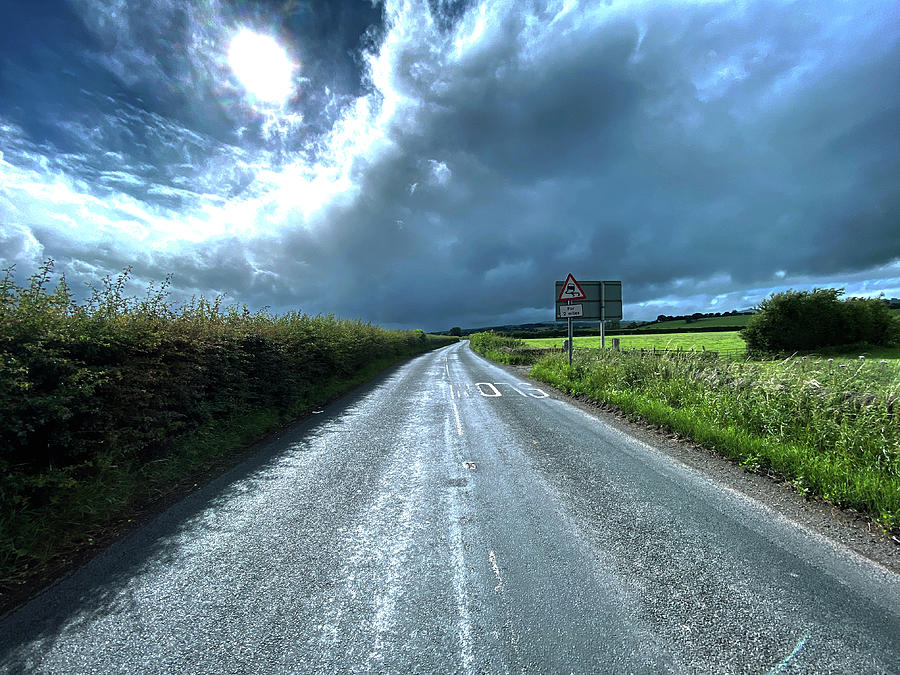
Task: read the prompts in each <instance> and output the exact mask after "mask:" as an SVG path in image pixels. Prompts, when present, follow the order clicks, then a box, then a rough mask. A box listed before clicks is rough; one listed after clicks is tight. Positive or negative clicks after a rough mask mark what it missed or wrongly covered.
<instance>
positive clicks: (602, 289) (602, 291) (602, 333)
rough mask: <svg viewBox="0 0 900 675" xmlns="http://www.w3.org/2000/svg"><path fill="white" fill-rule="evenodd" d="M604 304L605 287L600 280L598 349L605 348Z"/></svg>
mask: <svg viewBox="0 0 900 675" xmlns="http://www.w3.org/2000/svg"><path fill="white" fill-rule="evenodd" d="M605 305H606V288H605V287H604V284H603V282H602V281H601V282H600V349H606V331H605V330H604V329H605V328H606V326H605V323H606V312H605V311H603V310H604V306H605Z"/></svg>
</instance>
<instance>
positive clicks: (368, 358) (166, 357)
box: [0, 261, 456, 567]
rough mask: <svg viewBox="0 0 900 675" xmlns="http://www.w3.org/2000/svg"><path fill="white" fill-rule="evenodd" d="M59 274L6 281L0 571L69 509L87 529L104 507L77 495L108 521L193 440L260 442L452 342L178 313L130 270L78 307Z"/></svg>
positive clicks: (314, 321) (215, 311) (313, 320)
mask: <svg viewBox="0 0 900 675" xmlns="http://www.w3.org/2000/svg"><path fill="white" fill-rule="evenodd" d="M52 271H53V263H52V261H48V262H47V263H45V264H44V265H43V266H42V268H41V269H40V270H39V271H38V273H36V274H35V275H34V276H33V277H31V278H30V279H29V280H28V283H27V284H25V285H24V286H22V287H20V286H18V285H17V284H16V283H15V282H14V281H13V278H12V271H11V270H7V271H6V274H5V276H4V278H3V279H2V281H0V411H2V412H0V531H2V536H0V567H2V564H8V563H9V562H10V561H11V560H13V561H14V559H16V558H18V557H22V556H25V555H30V554H29V553H28V551H29V550H30V549H29V545H28V544H27V543H25V540H26V539H28V537H27V536H26V535H25V534H24V533H25V531H26V530H29V528H32V529H34V528H33V527H32V526H33V525H34V523H35V522H36V520H40V519H43V520H44V521H46V523H45V524H49V523H50V521H52V520H53V519H54V518H58V517H59V513H60V512H61V510H65V509H68V511H69V513H68V514H67V516H66V517H67V518H68V519H69V520H70V521H72V522H81V523H86V522H88V521H91V518H89V517H86V519H82V520H79V518H80V517H81V516H82V515H85V514H87V515H90V512H92V511H97V509H98V507H97V504H96V500H94V501H91V499H89V498H86V501H84V502H83V503H77V504H76V503H75V502H77V501H78V499H76V498H75V497H73V496H72V495H74V494H76V493H78V489H79V487H81V486H85V485H92V486H95V487H94V488H92V490H95V488H96V486H97V485H98V484H100V483H102V484H103V486H102V487H100V488H96V490H95V492H96V491H97V490H99V492H97V494H96V498H97V499H99V500H100V501H103V500H106V502H107V503H106V504H105V505H104V506H103V507H102V508H100V511H101V512H102V513H101V514H100V516H101V517H102V516H103V515H109V513H108V512H113V511H115V508H117V507H118V506H121V505H122V504H125V503H128V502H129V500H132V499H133V497H134V491H135V490H139V489H140V483H141V480H142V476H144V475H145V473H146V471H145V468H144V467H147V466H151V465H154V464H155V463H157V462H171V461H172V458H173V457H174V456H177V455H179V453H182V454H183V453H184V452H185V451H186V450H185V449H186V448H189V447H192V444H195V441H196V438H197V434H198V432H202V431H203V430H211V429H212V430H215V429H220V428H225V427H226V426H228V425H229V424H230V423H232V422H233V421H234V420H237V419H246V418H253V419H259V420H265V423H264V424H262V425H261V426H260V428H259V429H257V433H260V431H265V427H266V426H268V427H271V426H272V425H273V424H277V423H278V422H279V421H281V420H285V419H288V418H290V417H292V416H294V415H296V414H297V413H299V412H301V411H302V410H303V409H304V408H305V407H309V406H311V405H313V404H316V403H321V402H322V400H321V399H322V396H323V393H325V392H328V391H330V389H329V384H328V383H332V382H350V381H351V380H352V379H353V378H354V377H355V376H356V375H357V374H358V373H360V372H362V371H363V369H365V368H366V367H368V366H370V365H371V364H375V363H382V364H385V363H386V362H390V361H395V360H397V359H399V358H402V357H404V356H409V355H413V354H416V353H420V352H422V351H425V350H427V349H430V348H433V347H436V346H441V345H443V344H447V343H449V342H453V341H456V338H435V337H433V336H427V335H426V334H425V333H424V332H423V331H421V330H415V331H388V330H384V329H382V328H379V327H377V326H373V325H370V324H367V323H363V322H360V321H348V320H343V319H338V318H335V317H334V316H330V315H329V316H307V315H305V314H301V313H299V312H292V313H289V314H286V315H283V316H273V315H271V314H268V313H266V312H251V311H250V310H248V309H247V307H245V306H244V307H230V308H228V309H223V308H222V306H221V299H217V300H215V301H209V300H206V299H203V298H199V299H194V300H193V301H191V302H189V303H187V304H185V305H182V306H175V305H173V304H172V303H170V302H169V301H168V300H167V286H168V280H166V281H165V282H163V283H162V284H161V285H160V287H159V288H155V287H153V286H151V287H150V289H149V290H148V293H147V297H146V298H144V299H137V298H130V297H127V296H126V295H125V294H124V288H125V286H126V282H127V279H128V274H129V270H126V271H125V272H124V273H123V274H122V275H120V276H119V277H118V278H117V279H110V278H106V279H104V280H103V282H102V284H101V286H100V288H98V289H95V290H94V292H93V294H92V296H91V297H90V298H89V300H88V301H86V302H84V303H80V304H79V303H78V302H76V301H75V300H74V299H73V294H72V292H71V290H70V289H69V287H68V285H67V284H66V280H65V278H64V277H63V278H60V279H59V281H58V283H57V284H56V285H55V287H54V286H52V285H51V283H50V280H51V276H52ZM332 393H333V392H332ZM203 433H205V432H203ZM238 436H240V437H241V439H243V436H242V435H241V434H240V433H238V434H237V435H236V436H235V438H236V439H237V438H238ZM244 440H246V439H244ZM228 449H229V448H228V447H226V448H224V451H225V452H227V451H228ZM193 468H194V469H196V467H193ZM176 478H177V476H172V479H173V480H174V479H176ZM106 487H108V488H109V490H110V492H109V493H108V494H107V493H103V489H105V488H106ZM83 492H84V491H82V493H83ZM79 499H80V498H79ZM57 507H58V508H57ZM54 509H56V510H54ZM73 510H74V511H77V512H79V513H76V514H74V515H73V514H72V513H71V512H72V511H73ZM53 514H56V515H55V516H54V515H53ZM94 520H96V518H95V519H94ZM34 532H38V533H39V532H43V533H44V534H43V536H44V537H45V538H46V536H47V533H46V530H41V528H40V527H37V529H34ZM40 536H41V535H39V534H34V536H32V537H31V538H32V540H33V539H35V537H37V538H39V537H40ZM54 536H56V535H54Z"/></svg>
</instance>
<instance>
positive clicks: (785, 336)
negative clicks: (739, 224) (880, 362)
mask: <svg viewBox="0 0 900 675" xmlns="http://www.w3.org/2000/svg"><path fill="white" fill-rule="evenodd" d="M841 295H843V290H842V289H836V288H817V289H813V290H812V291H794V290H788V291H785V292H783V293H777V294H773V295H771V296H770V297H769V298H766V299H765V300H763V301H762V303H761V304H760V311H759V313H758V314H756V315H755V316H753V317H752V318H751V319H750V322H749V323H748V324H747V326H746V328H744V329H743V330H742V331H741V335H742V336H743V338H744V340H746V342H747V346H748V347H749V348H750V349H752V350H755V351H763V352H780V351H796V350H812V349H819V348H821V347H830V346H838V345H846V344H855V343H860V342H865V343H868V344H872V345H884V346H890V345H892V344H895V343H896V342H897V341H898V337H900V322H898V320H897V319H896V318H894V317H893V316H892V315H891V313H890V310H889V309H888V306H887V305H886V304H885V303H884V302H882V301H881V300H878V299H862V298H851V299H849V300H843V301H842V300H840V296H841Z"/></svg>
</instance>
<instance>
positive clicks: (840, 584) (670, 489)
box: [0, 342, 900, 673]
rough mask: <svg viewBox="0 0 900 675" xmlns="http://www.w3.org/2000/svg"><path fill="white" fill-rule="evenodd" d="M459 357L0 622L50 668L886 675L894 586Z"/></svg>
mask: <svg viewBox="0 0 900 675" xmlns="http://www.w3.org/2000/svg"><path fill="white" fill-rule="evenodd" d="M512 372H513V371H511V370H510V369H504V368H500V367H497V366H495V365H493V364H491V363H489V362H487V361H485V360H484V359H482V358H480V357H478V356H477V355H475V354H473V353H472V352H471V351H470V350H469V347H468V345H467V343H465V342H463V343H460V344H457V345H453V346H450V347H447V348H444V349H441V350H439V351H436V352H433V353H430V354H426V355H423V356H420V357H418V358H416V359H414V360H412V361H410V362H408V363H406V364H404V365H402V366H400V367H398V368H395V369H393V370H391V371H389V373H387V374H386V375H384V376H382V377H381V378H380V379H378V380H376V381H375V382H373V383H372V384H370V385H368V386H366V387H364V388H362V389H360V390H358V391H357V392H355V393H354V394H352V395H350V396H348V397H345V398H344V399H342V400H341V401H338V402H337V403H335V404H332V405H331V406H329V407H328V408H327V409H326V410H325V411H324V412H323V413H322V414H319V415H314V416H312V417H311V418H309V419H308V420H306V421H304V422H302V423H300V424H298V425H295V426H294V427H292V428H290V429H289V430H287V431H286V432H285V433H284V434H283V435H282V436H281V438H279V439H278V440H276V441H273V442H271V443H269V444H268V445H267V446H266V447H265V448H264V449H263V450H262V451H261V452H260V453H259V454H258V455H255V456H254V457H253V458H252V459H250V460H248V461H247V462H245V463H243V464H241V465H240V466H238V467H236V468H234V469H233V470H231V471H229V472H228V473H226V474H225V475H223V476H221V477H220V478H219V479H217V480H215V481H213V482H212V483H210V484H209V485H207V486H205V487H204V488H202V489H200V490H199V491H197V492H196V493H194V494H192V495H191V496H190V497H188V498H187V499H185V500H183V501H181V502H179V503H178V504H176V505H175V506H173V507H172V508H170V509H169V510H168V511H166V512H165V513H163V514H162V515H160V516H159V517H158V518H157V519H155V520H154V521H153V522H151V523H150V524H149V525H148V526H146V527H144V528H143V529H141V530H139V531H137V532H134V533H132V534H131V535H129V536H127V537H125V538H123V539H121V540H119V541H118V542H117V543H115V544H114V545H113V546H112V547H110V548H109V549H108V550H107V551H105V552H104V553H103V554H101V555H100V556H98V557H97V558H95V559H94V560H93V561H92V562H90V563H89V564H88V565H86V566H85V567H83V568H82V569H81V570H79V571H78V572H77V573H75V574H74V575H73V576H71V577H69V578H68V579H66V580H64V581H62V582H60V583H58V584H56V585H55V586H53V587H52V588H51V589H50V590H49V591H48V592H45V593H44V594H42V595H40V596H39V597H37V598H36V599H34V600H33V601H32V602H30V603H29V604H27V605H25V606H24V607H22V608H21V609H19V610H18V611H17V612H15V613H12V614H10V615H8V616H6V617H5V618H4V619H3V620H2V621H0V670H2V672H10V673H18V672H33V671H37V672H47V673H93V672H127V673H144V672H147V673H189V672H196V673H225V672H228V673H237V672H245V673H256V672H259V673H269V672H272V673H275V672H441V673H444V672H467V673H482V672H490V673H494V672H582V673H588V672H653V673H656V672H666V671H672V672H751V673H767V672H775V673H777V672H783V673H827V672H852V673H866V672H900V583H898V576H897V575H896V574H893V573H891V572H889V571H887V570H886V569H884V568H882V567H879V566H877V565H875V564H874V563H870V562H868V561H866V560H865V559H863V558H861V557H859V556H857V555H855V554H852V553H850V552H848V551H847V550H845V549H842V548H840V547H839V546H837V545H835V544H831V543H829V542H828V541H827V540H825V539H824V538H822V537H820V536H818V535H815V534H812V533H811V532H809V531H808V530H806V529H804V528H802V527H800V526H797V525H795V524H793V523H791V522H790V521H788V520H787V519H786V518H784V517H781V516H779V515H777V514H776V513H775V511H773V510H772V509H770V508H768V507H766V506H764V505H762V504H760V503H758V502H756V501H753V500H751V499H749V498H747V497H745V496H743V495H741V494H739V493H737V492H735V491H734V490H731V489H728V488H726V487H723V486H721V485H718V484H716V483H715V482H714V481H713V480H711V479H709V478H707V477H704V476H703V475H702V474H700V473H698V472H697V471H696V470H694V469H689V468H687V467H685V466H683V465H682V464H680V463H678V462H677V461H675V460H673V459H671V458H669V457H668V456H667V455H665V454H663V453H661V452H659V451H658V450H655V449H653V448H651V447H650V446H648V445H646V444H644V443H643V442H641V441H638V440H636V439H633V438H631V437H629V436H627V435H625V434H623V433H622V432H620V431H617V430H615V429H613V428H612V427H610V426H609V425H607V424H605V423H604V422H602V421H600V420H599V419H597V418H595V417H594V416H592V415H590V414H589V413H587V412H584V411H583V410H581V409H580V408H578V407H576V406H573V405H571V404H570V403H568V402H566V401H564V400H561V398H560V397H558V396H557V395H556V394H554V393H551V392H550V391H549V390H546V389H542V388H540V387H537V386H534V385H532V384H528V383H526V382H523V381H522V380H521V379H520V378H518V377H517V376H516V375H514V374H512Z"/></svg>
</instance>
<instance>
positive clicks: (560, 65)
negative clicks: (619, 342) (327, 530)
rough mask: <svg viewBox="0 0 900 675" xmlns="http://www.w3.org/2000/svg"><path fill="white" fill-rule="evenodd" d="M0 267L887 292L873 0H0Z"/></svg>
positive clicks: (754, 299) (888, 194) (232, 278)
mask: <svg viewBox="0 0 900 675" xmlns="http://www.w3.org/2000/svg"><path fill="white" fill-rule="evenodd" d="M0 14H2V16H3V21H2V22H0V266H2V267H4V268H6V267H9V266H11V265H15V274H16V277H17V279H20V280H22V279H24V278H25V277H26V276H28V275H29V274H31V273H33V271H34V270H35V269H36V268H37V266H38V265H39V264H40V263H41V262H42V261H44V260H47V259H49V258H52V259H53V260H54V261H55V269H56V271H57V272H60V273H64V274H65V275H66V277H67V279H68V281H69V282H70V284H71V285H72V286H73V287H75V288H76V289H78V288H84V289H86V288H87V286H86V284H88V283H93V284H94V285H97V284H98V281H99V280H100V279H102V278H103V277H104V276H106V275H112V276H115V275H116V274H117V273H119V272H120V271H121V270H122V269H124V268H126V267H131V268H132V277H131V278H132V283H133V285H134V288H135V292H136V293H137V294H140V293H141V292H142V291H141V289H143V288H146V286H147V284H148V283H150V282H159V281H161V280H162V279H164V278H165V277H166V276H168V275H172V285H171V289H172V293H173V298H175V299H180V298H189V297H190V296H193V295H202V296H206V297H208V298H212V297H215V296H218V295H224V296H225V302H226V304H231V303H233V304H246V305H247V306H248V307H249V308H250V309H253V310H256V309H260V308H264V307H268V308H269V310H270V311H272V312H274V313H282V312H287V311H292V310H300V311H303V312H306V313H309V314H330V313H333V314H335V315H337V316H341V317H347V318H359V319H363V320H365V321H369V322H372V323H377V324H380V325H383V326H387V327H394V328H424V329H426V330H446V329H448V328H449V327H451V326H462V327H464V328H466V327H477V326H486V325H500V324H511V323H524V322H541V321H552V320H553V316H554V315H553V300H554V298H553V289H554V281H555V280H562V279H564V278H565V277H566V275H567V274H570V273H571V274H573V275H574V276H575V278H576V279H579V280H596V279H615V280H621V281H622V288H623V298H624V302H625V306H624V315H625V319H626V320H643V319H653V318H655V317H656V316H657V315H658V314H669V315H673V314H683V313H693V312H697V311H699V312H715V311H729V310H732V309H743V308H748V307H752V306H754V305H755V304H757V303H758V302H759V301H760V300H761V299H763V298H764V297H766V296H768V295H769V294H770V293H773V292H778V291H781V290H785V289H787V288H796V289H800V288H812V287H815V286H819V287H828V286H832V287H842V288H845V289H846V292H847V293H848V294H849V295H865V296H877V295H879V294H881V293H884V294H885V295H886V296H887V297H900V4H898V3H897V2H896V0H846V1H837V0H810V1H806V0H797V1H795V2H786V1H782V2H773V1H769V0H746V1H738V0H735V1H729V2H721V1H716V0H698V1H674V0H673V1H667V0H656V1H650V0H605V1H599V2H598V1H579V0H489V1H481V0H417V1H401V0H384V1H383V2H374V3H373V2H370V1H369V0H343V1H339V0H277V1H276V0H265V1H264V0H256V1H253V0H143V1H142V2H131V1H130V0H28V1H25V0H0Z"/></svg>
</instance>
